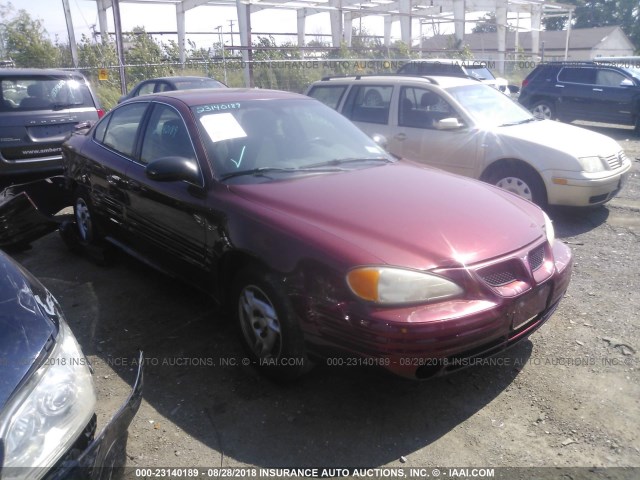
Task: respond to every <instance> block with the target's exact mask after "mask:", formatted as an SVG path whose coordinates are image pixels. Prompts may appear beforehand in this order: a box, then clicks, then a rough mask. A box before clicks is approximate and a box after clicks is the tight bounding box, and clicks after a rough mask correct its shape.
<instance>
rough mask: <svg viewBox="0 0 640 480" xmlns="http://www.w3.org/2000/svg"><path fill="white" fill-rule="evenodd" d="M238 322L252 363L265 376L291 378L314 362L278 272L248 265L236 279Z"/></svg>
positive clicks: (304, 370) (282, 378) (295, 377)
mask: <svg viewBox="0 0 640 480" xmlns="http://www.w3.org/2000/svg"><path fill="white" fill-rule="evenodd" d="M234 292H235V295H234V298H235V300H236V301H235V304H236V315H235V316H236V321H237V322H238V327H239V330H240V335H241V338H242V341H243V344H244V347H245V349H246V351H247V353H248V354H249V357H250V359H251V361H252V362H253V364H254V365H255V366H257V367H258V369H259V370H260V371H261V372H262V373H264V374H265V375H266V376H268V377H270V378H272V379H274V380H278V381H285V382H287V381H292V380H295V379H297V378H298V377H300V376H301V375H302V374H303V373H305V372H306V371H307V370H308V369H309V368H310V367H311V364H310V362H309V360H308V358H307V356H306V353H305V347H304V339H303V334H302V330H301V328H300V324H299V321H298V317H297V315H296V314H295V312H294V310H293V307H292V305H291V303H290V301H289V298H288V296H287V295H286V293H285V292H284V290H283V288H282V286H281V285H280V283H279V282H278V281H277V278H276V277H275V275H272V274H269V273H267V272H265V271H263V270H261V269H257V268H247V269H245V270H243V271H241V272H240V273H239V274H238V275H237V277H236V280H235V288H234Z"/></svg>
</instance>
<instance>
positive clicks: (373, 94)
mask: <svg viewBox="0 0 640 480" xmlns="http://www.w3.org/2000/svg"><path fill="white" fill-rule="evenodd" d="M395 95H397V94H395ZM393 98H394V86H393V85H381V84H375V83H372V84H368V83H360V82H358V83H356V84H353V85H352V86H351V89H350V90H349V92H348V94H347V98H346V100H345V101H344V103H343V105H342V109H341V113H342V114H343V115H344V116H345V117H347V118H348V119H349V120H351V121H352V122H353V123H355V124H356V125H357V126H358V127H359V128H360V130H362V131H363V132H365V133H366V134H367V135H369V136H370V137H372V136H373V135H375V134H380V135H384V136H385V137H386V138H387V140H388V141H389V150H390V151H391V152H392V153H393V152H394V150H396V144H395V142H394V140H393V135H394V133H395V127H396V125H395V119H394V116H393V115H392V113H391V110H392V106H393V105H394V102H393Z"/></svg>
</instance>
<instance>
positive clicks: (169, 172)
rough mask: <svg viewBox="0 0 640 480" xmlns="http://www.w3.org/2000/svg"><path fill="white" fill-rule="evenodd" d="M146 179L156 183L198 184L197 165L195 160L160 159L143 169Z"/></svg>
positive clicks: (181, 158)
mask: <svg viewBox="0 0 640 480" xmlns="http://www.w3.org/2000/svg"><path fill="white" fill-rule="evenodd" d="M145 173H146V174H147V177H148V178H150V179H151V180H155V181H156V182H175V181H177V180H186V181H187V182H191V183H200V175H199V173H198V165H197V164H196V162H195V160H192V159H189V158H184V157H162V158H159V159H157V160H154V161H152V162H151V163H149V165H147V168H146V169H145Z"/></svg>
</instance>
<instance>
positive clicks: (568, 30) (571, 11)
mask: <svg viewBox="0 0 640 480" xmlns="http://www.w3.org/2000/svg"><path fill="white" fill-rule="evenodd" d="M572 13H573V10H569V21H568V22H567V38H566V40H565V44H564V60H565V62H566V61H567V56H568V54H569V37H571V16H572V15H571V14H572Z"/></svg>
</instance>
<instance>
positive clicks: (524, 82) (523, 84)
mask: <svg viewBox="0 0 640 480" xmlns="http://www.w3.org/2000/svg"><path fill="white" fill-rule="evenodd" d="M527 85H529V79H527V78H525V79H524V80H522V88H524V87H526V86H527Z"/></svg>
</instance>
